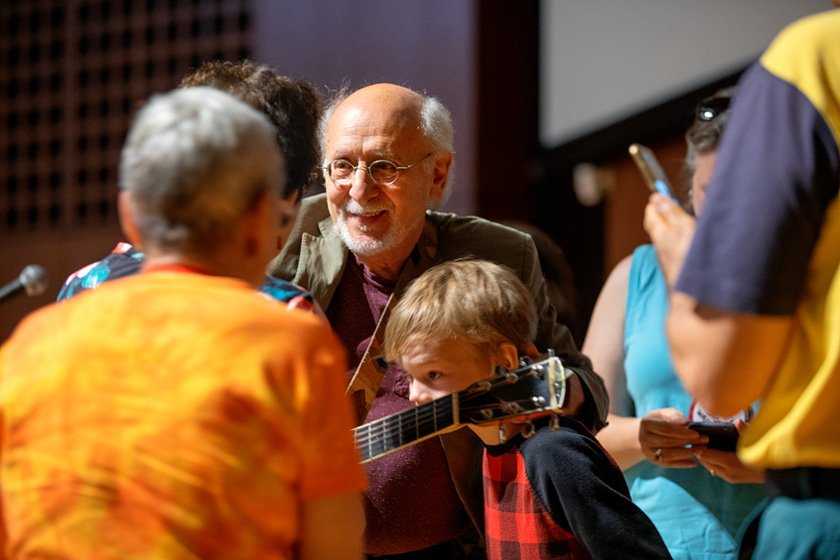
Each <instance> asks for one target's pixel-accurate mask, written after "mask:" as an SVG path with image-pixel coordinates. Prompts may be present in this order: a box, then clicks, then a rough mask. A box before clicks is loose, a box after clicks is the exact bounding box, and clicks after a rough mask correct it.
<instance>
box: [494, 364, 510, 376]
mask: <svg viewBox="0 0 840 560" xmlns="http://www.w3.org/2000/svg"><path fill="white" fill-rule="evenodd" d="M509 371H510V370H509V369H508V368H506V367H505V366H502V365H498V366H494V367H493V373H494V374H496V375H501V374H503V373H507V372H509Z"/></svg>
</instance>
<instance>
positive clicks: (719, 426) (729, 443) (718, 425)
mask: <svg viewBox="0 0 840 560" xmlns="http://www.w3.org/2000/svg"><path fill="white" fill-rule="evenodd" d="M688 429H689V430H694V431H695V432H700V433H701V434H703V435H705V436H708V437H709V443H707V444H706V447H710V448H711V449H719V450H721V451H735V447H736V446H737V444H738V428H736V427H735V424H732V423H731V422H690V423H689V424H688Z"/></svg>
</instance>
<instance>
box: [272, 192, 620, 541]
mask: <svg viewBox="0 0 840 560" xmlns="http://www.w3.org/2000/svg"><path fill="white" fill-rule="evenodd" d="M347 257H348V250H347V247H346V246H345V245H344V243H343V242H342V241H341V239H340V238H339V236H338V234H337V233H336V231H335V229H334V227H333V223H332V219H331V218H330V215H329V210H328V209H327V203H326V195H324V194H319V195H316V196H312V197H308V198H306V199H304V201H303V204H302V206H301V210H300V214H299V216H298V219H297V222H296V225H295V228H294V230H293V231H292V233H291V235H290V237H289V239H288V241H287V242H286V245H285V246H284V247H283V251H282V252H281V253H280V254H279V255H278V256H277V257H276V258H275V259H274V260H273V261H272V262H271V263H270V264H269V268H268V272H269V273H270V274H273V275H274V276H277V277H279V278H282V279H284V280H288V281H291V282H294V283H296V284H298V285H300V286H302V287H304V288H306V289H307V290H309V291H310V292H312V294H313V295H314V296H315V299H316V300H317V301H318V303H319V304H320V305H321V307H322V308H323V309H324V311H326V310H327V309H328V308H329V305H330V301H331V300H332V297H333V294H334V293H335V290H336V287H337V286H338V283H339V282H340V280H341V275H342V273H343V271H344V266H345V265H346V263H347ZM461 257H475V258H480V259H486V260H489V261H493V262H496V263H498V264H501V265H504V266H507V267H508V268H510V269H511V270H513V271H514V272H515V273H516V274H517V275H518V276H519V278H520V279H521V280H522V281H523V282H524V283H525V285H526V286H527V287H528V289H529V290H530V292H531V294H532V295H533V298H534V303H535V304H536V308H537V314H538V317H539V326H538V329H537V337H536V340H535V341H534V342H535V344H536V345H537V348H539V349H540V350H542V351H544V350H546V349H548V348H552V349H553V350H554V351H555V353H556V354H557V356H559V357H560V359H561V360H562V361H563V364H564V365H565V366H566V367H569V368H571V369H573V370H574V371H575V373H577V374H578V376H579V377H580V379H581V380H582V381H583V384H584V385H585V386H586V388H587V390H588V394H587V396H586V405H585V406H584V408H583V410H582V411H581V413H580V414H579V415H578V417H579V419H580V420H581V421H582V422H584V423H585V424H586V425H587V426H589V427H590V429H592V430H593V431H597V430H599V429H601V428H602V427H603V426H604V425H605V422H606V415H607V407H608V398H607V392H606V389H605V387H604V382H603V380H602V379H601V378H600V377H599V376H598V375H597V374H595V373H594V372H593V371H592V366H591V364H590V362H589V359H588V358H586V357H585V356H584V355H583V354H581V353H580V352H579V351H578V349H577V347H576V346H575V343H574V340H573V339H572V336H571V334H570V332H569V330H568V329H567V328H566V327H565V326H564V325H562V324H560V323H558V322H557V313H556V312H555V310H554V308H553V307H551V305H549V302H548V296H547V294H546V287H545V281H544V280H543V277H542V273H541V270H540V264H539V259H538V256H537V250H536V247H535V246H534V242H533V241H532V240H531V237H530V236H529V235H527V234H525V233H522V232H520V231H518V230H515V229H513V228H509V227H506V226H502V225H499V224H495V223H493V222H490V221H487V220H484V219H481V218H476V217H467V216H457V215H455V214H448V213H443V212H433V211H429V212H427V213H426V226H425V228H424V231H423V234H422V235H421V239H420V241H419V242H418V250H415V251H414V253H412V257H411V258H412V259H414V260H415V262H413V263H412V265H413V266H407V267H405V269H404V271H403V274H402V276H401V277H400V278H399V280H398V281H397V287H396V289H395V290H396V293H397V295H399V293H400V291H401V290H403V289H404V288H405V286H406V285H407V284H408V283H409V282H410V281H411V280H413V279H414V278H416V277H417V276H419V275H420V274H421V273H422V272H423V271H424V270H426V269H428V268H430V267H431V266H434V265H435V264H439V263H442V262H445V261H449V260H453V259H457V258H461ZM468 434H471V432H468V431H467V430H458V431H456V432H453V433H452V434H447V435H446V436H442V437H441V440H442V443H443V448H444V452H445V453H446V456H447V460H448V461H449V466H450V471H451V472H452V478H453V482H454V483H455V487H456V489H457V490H458V492H459V495H460V497H461V500H462V502H463V503H464V505H465V507H466V508H467V511H468V512H469V513H470V515H471V516H472V518H473V521H474V522H475V523H476V524H477V526H478V529H479V530H480V531H481V532H483V530H484V527H483V522H482V521H481V520H482V519H483V506H482V487H481V444H480V441H479V440H478V438H477V437H475V436H472V437H470V436H469V435H468ZM451 436H455V437H451ZM476 492H477V496H476ZM476 498H477V500H478V501H476Z"/></svg>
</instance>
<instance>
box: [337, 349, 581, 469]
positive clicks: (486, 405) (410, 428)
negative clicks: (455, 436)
mask: <svg viewBox="0 0 840 560" xmlns="http://www.w3.org/2000/svg"><path fill="white" fill-rule="evenodd" d="M568 376H569V372H568V371H567V370H566V369H565V368H564V367H563V364H562V363H561V362H560V359H559V358H557V357H555V356H553V355H552V356H551V357H549V358H548V359H546V360H543V361H541V362H538V363H533V364H526V365H523V366H522V367H520V368H519V369H517V370H515V371H509V372H504V373H500V374H498V375H495V376H493V377H489V378H487V379H484V380H481V381H477V382H475V383H473V384H472V385H470V386H469V387H467V388H466V389H464V390H463V391H458V392H457V393H452V394H451V395H446V396H444V397H441V398H438V399H435V400H433V401H431V402H428V403H426V404H423V405H420V406H417V407H414V408H410V409H408V410H405V411H403V412H397V413H396V414H391V415H390V416H386V417H384V418H380V419H379V420H374V421H373V422H369V423H367V424H364V425H362V426H359V427H357V428H354V429H353V434H354V436H355V439H356V449H357V450H358V452H359V456H360V457H361V462H362V463H367V462H369V461H372V460H374V459H377V458H379V457H382V456H383V455H387V454H388V453H391V452H393V451H396V450H398V449H402V448H403V447H407V446H409V445H411V444H414V443H417V442H420V441H423V440H424V439H428V438H430V437H433V436H435V435H437V434H440V433H441V432H444V431H446V430H448V429H450V428H454V427H458V426H461V425H464V424H474V425H481V424H489V423H493V422H499V421H501V420H505V419H512V418H526V417H530V416H539V415H544V414H563V413H564V410H563V403H564V402H565V396H566V378H567V377H568Z"/></svg>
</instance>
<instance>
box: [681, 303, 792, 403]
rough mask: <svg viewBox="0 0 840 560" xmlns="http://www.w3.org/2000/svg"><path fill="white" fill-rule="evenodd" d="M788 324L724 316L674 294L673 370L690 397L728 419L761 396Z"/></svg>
mask: <svg viewBox="0 0 840 560" xmlns="http://www.w3.org/2000/svg"><path fill="white" fill-rule="evenodd" d="M792 325H793V318H792V317H790V316H787V317H775V316H774V317H771V316H766V315H742V314H733V313H726V312H723V311H721V310H718V309H714V308H711V307H709V306H703V305H698V304H697V303H696V301H695V300H694V299H693V298H691V297H690V296H688V295H686V294H683V293H680V292H673V293H672V294H671V302H670V312H669V314H668V320H667V331H668V340H669V342H670V345H671V354H672V358H673V361H674V365H675V367H676V370H677V372H678V374H679V377H680V379H681V380H682V382H683V384H684V385H685V387H686V389H687V390H688V392H689V393H691V394H692V395H694V396H695V398H696V399H697V400H698V401H699V402H700V404H702V405H703V407H704V408H706V410H708V411H709V412H710V413H712V414H715V415H719V416H729V415H733V414H737V413H738V412H739V411H741V410H743V409H745V408H747V407H749V406H750V405H751V404H752V403H753V402H755V401H756V400H758V399H759V397H761V395H763V394H764V392H765V389H766V387H767V385H768V383H769V382H770V380H771V378H772V376H773V373H774V371H775V370H776V367H777V366H778V364H779V362H780V360H781V358H782V356H783V354H784V352H785V349H786V348H787V343H788V338H789V335H790V332H791V327H792ZM698 341H702V344H698Z"/></svg>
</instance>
